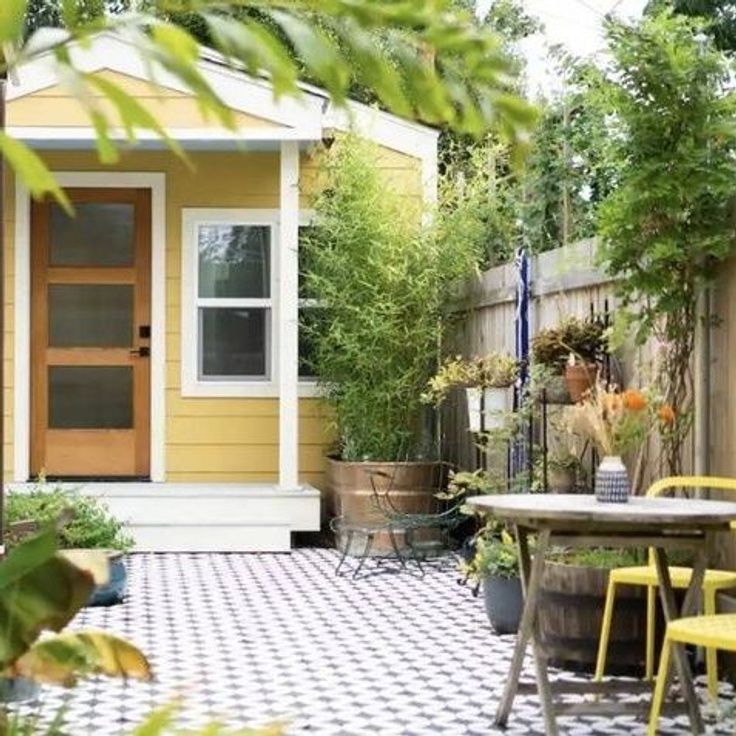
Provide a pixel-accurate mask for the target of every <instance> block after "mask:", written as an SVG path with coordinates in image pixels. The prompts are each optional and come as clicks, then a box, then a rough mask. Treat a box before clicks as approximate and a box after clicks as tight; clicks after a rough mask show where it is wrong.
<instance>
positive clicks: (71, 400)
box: [49, 365, 133, 429]
mask: <svg viewBox="0 0 736 736" xmlns="http://www.w3.org/2000/svg"><path fill="white" fill-rule="evenodd" d="M132 426H133V368H132V366H124V365H121V366H117V365H115V366H110V365H95V366H79V365H55V366H50V367H49V428H51V429H130V428H131V427H132Z"/></svg>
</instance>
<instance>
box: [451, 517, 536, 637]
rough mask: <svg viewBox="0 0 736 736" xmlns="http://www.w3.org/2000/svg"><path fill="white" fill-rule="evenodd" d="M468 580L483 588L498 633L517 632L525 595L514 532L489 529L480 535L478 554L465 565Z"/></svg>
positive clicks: (486, 603)
mask: <svg viewBox="0 0 736 736" xmlns="http://www.w3.org/2000/svg"><path fill="white" fill-rule="evenodd" d="M463 569H464V572H465V573H466V576H467V577H468V578H469V579H472V580H475V581H476V582H478V583H479V584H480V585H481V587H482V589H483V602H484V605H485V609H486V614H487V615H488V620H489V621H490V622H491V626H493V629H494V631H495V632H496V633H497V634H515V633H516V632H517V630H518V628H519V621H520V619H521V612H522V609H523V606H524V598H523V595H522V591H521V579H520V577H519V555H518V552H517V549H516V544H515V542H514V540H513V538H512V537H511V535H510V534H509V533H508V532H507V531H506V530H505V529H501V530H500V531H499V530H493V531H489V530H488V529H486V530H484V531H482V532H481V533H479V534H478V536H477V538H476V544H475V555H474V557H473V558H472V560H471V561H470V562H469V563H466V564H465V566H464V568H463Z"/></svg>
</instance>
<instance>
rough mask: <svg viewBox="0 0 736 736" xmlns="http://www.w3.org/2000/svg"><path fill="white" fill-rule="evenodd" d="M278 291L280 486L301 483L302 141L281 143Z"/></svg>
mask: <svg viewBox="0 0 736 736" xmlns="http://www.w3.org/2000/svg"><path fill="white" fill-rule="evenodd" d="M280 182H281V183H280V197H279V209H280V227H279V233H280V241H281V242H280V243H279V259H278V263H279V274H278V276H279V278H278V284H279V293H278V325H277V334H278V341H279V345H278V347H279V349H278V362H279V365H278V376H279V487H280V488H282V489H287V490H293V489H296V488H297V487H298V485H299V427H298V425H299V396H298V385H299V335H298V320H299V255H298V247H299V144H298V143H297V142H296V141H282V142H281V176H280Z"/></svg>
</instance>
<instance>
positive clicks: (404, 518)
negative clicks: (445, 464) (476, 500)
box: [330, 470, 467, 578]
mask: <svg viewBox="0 0 736 736" xmlns="http://www.w3.org/2000/svg"><path fill="white" fill-rule="evenodd" d="M440 475H441V477H444V473H442V474H440ZM369 476H370V481H371V490H372V496H371V502H372V504H373V507H374V509H375V511H376V517H377V519H376V520H375V521H363V520H356V521H353V520H350V519H347V518H345V517H338V518H336V519H333V520H332V521H331V523H330V527H331V529H332V531H333V532H335V534H336V536H338V537H339V536H342V537H343V538H344V544H343V549H342V554H341V556H340V560H339V562H338V564H337V566H336V568H335V574H336V575H338V576H340V575H341V574H343V573H341V570H342V567H343V564H344V563H345V560H346V559H347V556H348V554H349V552H350V549H351V547H352V544H353V541H354V540H355V537H356V535H361V536H363V537H364V538H365V544H364V547H363V550H362V553H361V555H360V556H359V558H358V565H357V566H356V568H355V569H354V570H353V578H356V577H357V576H358V575H359V573H360V571H361V570H362V569H363V566H364V565H365V562H366V560H367V559H368V558H369V557H370V556H371V550H372V549H373V545H374V542H375V539H376V536H377V535H378V534H381V533H384V534H386V535H387V536H388V538H389V540H390V542H391V553H390V554H389V555H383V556H380V557H376V558H375V559H376V564H377V566H379V567H380V566H381V565H382V564H383V563H384V562H386V561H395V562H397V563H398V565H399V568H400V569H402V570H407V569H408V564H407V563H408V562H411V563H413V564H414V566H415V567H416V569H417V571H418V572H419V574H420V575H424V567H423V565H422V562H425V561H426V560H427V559H428V557H429V555H430V553H438V552H441V551H442V550H443V549H449V548H450V534H451V532H452V530H453V529H455V528H457V526H458V525H459V524H461V523H462V522H463V521H464V520H465V519H466V518H467V517H466V516H465V515H464V514H462V513H461V507H462V505H463V504H462V501H458V502H456V503H453V504H452V505H450V506H449V507H446V508H444V509H442V510H428V511H427V512H419V513H417V512H406V511H403V510H402V509H400V508H399V507H398V506H397V505H396V504H395V502H394V500H393V498H392V491H393V483H394V477H393V476H392V475H391V474H390V473H386V472H385V471H382V470H375V471H372V472H370V473H369ZM441 489H442V481H441V482H440V485H439V487H438V488H437V492H438V493H439V491H440V490H441ZM430 503H432V505H434V506H435V507H436V509H440V508H441V507H442V505H443V503H442V501H440V500H439V499H438V498H436V495H433V496H432V497H431V500H430ZM431 531H435V532H439V533H440V538H439V539H437V538H435V539H429V540H426V539H425V540H420V539H418V535H419V533H420V532H431ZM399 536H401V537H402V538H403V542H404V547H403V549H402V547H401V546H400V545H399V539H398V537H399Z"/></svg>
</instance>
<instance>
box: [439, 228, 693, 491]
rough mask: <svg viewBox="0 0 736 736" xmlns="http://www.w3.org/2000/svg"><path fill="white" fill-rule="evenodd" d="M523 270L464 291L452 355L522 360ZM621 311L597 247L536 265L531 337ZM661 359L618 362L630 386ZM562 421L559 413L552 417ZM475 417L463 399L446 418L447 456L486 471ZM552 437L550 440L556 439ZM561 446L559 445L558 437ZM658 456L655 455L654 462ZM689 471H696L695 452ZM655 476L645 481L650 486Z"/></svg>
mask: <svg viewBox="0 0 736 736" xmlns="http://www.w3.org/2000/svg"><path fill="white" fill-rule="evenodd" d="M517 280H518V276H517V269H516V267H515V266H514V264H507V265H504V266H498V267H496V268H492V269H490V270H489V271H486V272H485V273H483V274H481V275H479V276H478V277H477V278H476V279H473V280H471V281H469V282H467V283H466V284H464V285H463V287H462V289H461V290H460V291H459V293H458V295H457V298H456V300H455V302H454V304H453V311H454V312H455V316H456V318H457V321H456V323H455V324H454V325H453V328H452V329H451V330H450V331H449V332H450V339H449V340H448V344H447V351H448V352H449V353H456V354H462V355H464V356H475V355H485V354H487V353H488V352H490V351H500V352H506V353H509V354H512V355H513V354H514V351H515V339H516V338H515V334H516V333H515V311H516V303H515V302H516V287H517ZM616 309H617V299H616V295H615V284H614V281H613V279H612V278H611V277H610V276H608V275H607V274H606V273H605V272H603V271H602V270H600V269H599V268H598V267H597V266H596V242H595V240H585V241H581V242H579V243H576V244H573V245H570V246H566V247H564V248H558V249H556V250H552V251H549V252H547V253H543V254H541V255H539V256H536V257H534V258H533V259H532V263H531V304H530V335H531V336H532V337H533V336H534V335H535V334H536V333H537V332H538V331H539V330H540V329H542V328H544V327H548V326H552V325H555V324H557V323H558V322H560V321H561V320H562V319H564V318H565V317H569V316H575V317H581V318H586V317H590V316H597V317H602V318H605V317H606V315H607V316H608V319H609V320H611V321H612V320H613V319H614V317H615V313H616ZM652 359H653V352H652V349H651V347H650V346H646V347H644V348H641V347H635V346H634V345H633V344H630V345H628V346H626V347H624V348H622V349H621V350H617V351H616V356H615V361H616V367H617V371H618V372H619V374H620V376H621V380H622V382H623V383H625V384H626V385H631V384H641V385H644V384H646V383H647V382H648V378H647V375H646V374H648V373H649V372H651V370H652V367H651V364H652ZM551 411H552V412H553V413H554V412H555V411H559V409H551ZM467 426H468V420H467V409H466V406H465V402H464V401H463V400H462V396H461V395H460V393H459V392H458V394H457V395H456V396H455V397H454V399H453V400H451V401H449V402H448V403H447V406H446V408H445V411H444V412H443V420H442V437H443V445H444V454H445V457H447V458H448V459H449V460H450V461H451V462H452V463H454V464H455V465H457V466H458V467H461V468H465V469H471V468H474V467H477V465H478V452H477V447H476V444H475V440H474V437H473V436H472V435H471V434H470V433H469V432H468V430H467ZM548 434H549V433H548ZM551 441H552V442H553V443H554V437H551ZM654 452H655V448H650V452H649V454H650V455H653V454H654ZM686 454H687V458H686V460H685V464H686V466H687V467H690V466H691V464H692V457H691V456H692V448H691V447H688V449H687V450H686ZM650 475H651V472H647V473H645V475H644V477H643V478H642V481H643V482H646V481H647V480H648V477H649V476H650Z"/></svg>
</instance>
